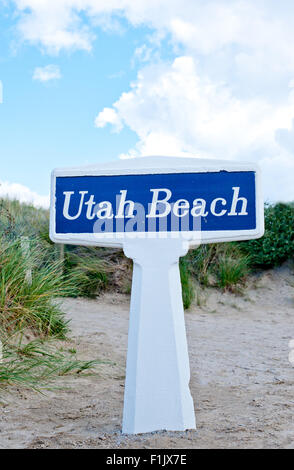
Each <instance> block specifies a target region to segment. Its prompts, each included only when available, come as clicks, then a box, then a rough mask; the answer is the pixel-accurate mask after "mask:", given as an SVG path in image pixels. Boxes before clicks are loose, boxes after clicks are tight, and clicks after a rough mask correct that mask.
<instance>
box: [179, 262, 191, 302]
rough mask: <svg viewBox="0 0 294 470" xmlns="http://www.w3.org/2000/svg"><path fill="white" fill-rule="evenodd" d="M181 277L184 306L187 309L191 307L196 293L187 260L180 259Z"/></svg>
mask: <svg viewBox="0 0 294 470" xmlns="http://www.w3.org/2000/svg"><path fill="white" fill-rule="evenodd" d="M180 275H181V284H182V297H183V305H184V309H187V308H189V307H190V306H191V304H192V302H193V300H194V298H195V291H194V286H193V281H192V277H191V274H190V272H189V264H188V262H187V260H186V258H181V259H180Z"/></svg>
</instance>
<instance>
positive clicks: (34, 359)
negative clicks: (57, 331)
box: [0, 338, 101, 390]
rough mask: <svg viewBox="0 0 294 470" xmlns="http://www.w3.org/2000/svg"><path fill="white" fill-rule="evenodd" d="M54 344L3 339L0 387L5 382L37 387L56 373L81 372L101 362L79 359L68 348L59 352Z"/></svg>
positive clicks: (46, 382) (54, 376) (40, 341)
mask: <svg viewBox="0 0 294 470" xmlns="http://www.w3.org/2000/svg"><path fill="white" fill-rule="evenodd" d="M55 343H56V342H54V343H52V344H50V342H48V341H44V340H40V339H36V340H34V341H30V342H29V343H27V344H16V345H15V344H13V342H11V338H10V340H9V341H6V342H5V343H4V345H3V362H2V363H1V364H0V390H1V388H2V389H3V387H7V386H8V385H9V386H14V385H16V386H18V387H20V386H23V387H26V388H33V389H35V390H40V389H41V388H42V387H44V386H45V385H48V384H49V383H51V382H52V381H53V380H54V379H55V378H56V377H58V376H63V375H69V374H71V375H72V374H81V373H82V372H84V371H89V370H91V369H93V368H94V367H95V366H96V365H97V364H100V363H101V361H98V360H93V361H81V360H79V359H77V358H76V357H73V353H70V352H69V351H67V352H62V351H61V350H60V349H58V347H57V346H56V344H55Z"/></svg>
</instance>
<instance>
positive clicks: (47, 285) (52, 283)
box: [0, 237, 76, 337]
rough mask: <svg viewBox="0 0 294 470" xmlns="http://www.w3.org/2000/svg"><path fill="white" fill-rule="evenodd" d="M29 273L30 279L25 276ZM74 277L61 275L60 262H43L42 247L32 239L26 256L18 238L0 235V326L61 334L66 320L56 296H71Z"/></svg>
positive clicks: (74, 288)
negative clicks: (14, 239)
mask: <svg viewBox="0 0 294 470" xmlns="http://www.w3.org/2000/svg"><path fill="white" fill-rule="evenodd" d="M30 270H31V272H32V280H31V282H30V281H29V280H28V279H27V275H28V271H30ZM75 290H76V286H75V277H74V276H64V275H63V274H62V272H61V269H60V262H52V261H50V262H48V263H44V260H43V253H42V248H40V246H39V245H38V244H36V243H35V244H34V243H33V242H32V241H31V247H30V255H29V256H25V255H24V252H23V249H22V247H21V242H20V240H16V241H8V240H6V239H5V238H3V237H2V238H0V328H1V329H2V330H5V331H8V332H9V331H10V332H11V331H14V330H16V329H22V328H30V329H32V330H33V331H34V332H36V333H38V334H41V335H44V336H46V335H48V336H59V337H64V336H65V334H66V332H67V328H68V327H67V321H66V320H65V318H64V314H63V313H62V312H61V310H60V308H59V306H58V304H57V302H56V301H53V300H54V299H55V298H56V297H63V296H69V295H72V294H73V293H74V292H75Z"/></svg>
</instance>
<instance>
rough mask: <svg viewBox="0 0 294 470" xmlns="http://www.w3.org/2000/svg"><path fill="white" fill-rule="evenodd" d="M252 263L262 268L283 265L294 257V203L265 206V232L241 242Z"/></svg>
mask: <svg viewBox="0 0 294 470" xmlns="http://www.w3.org/2000/svg"><path fill="white" fill-rule="evenodd" d="M241 246H242V250H243V252H245V253H247V254H248V255H249V256H250V259H251V264H252V266H255V267H260V268H271V267H274V266H279V265H281V264H282V263H283V262H284V261H286V260H287V259H291V258H292V259H293V258H294V205H293V204H282V203H279V204H276V205H266V207H265V234H264V236H263V237H262V238H259V239H257V240H250V241H248V242H243V243H242V244H241Z"/></svg>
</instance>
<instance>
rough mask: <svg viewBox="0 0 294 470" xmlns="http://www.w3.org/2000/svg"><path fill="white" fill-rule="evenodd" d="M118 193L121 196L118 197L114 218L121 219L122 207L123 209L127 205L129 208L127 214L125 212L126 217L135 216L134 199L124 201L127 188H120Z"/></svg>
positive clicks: (122, 214)
mask: <svg viewBox="0 0 294 470" xmlns="http://www.w3.org/2000/svg"><path fill="white" fill-rule="evenodd" d="M120 194H121V197H120V198H119V206H118V211H117V214H116V216H115V218H116V219H123V218H124V217H125V216H124V209H125V206H127V205H128V206H129V210H128V214H126V217H127V218H131V217H135V216H134V208H135V203H134V201H126V197H127V190H126V189H122V190H121V191H120Z"/></svg>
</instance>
